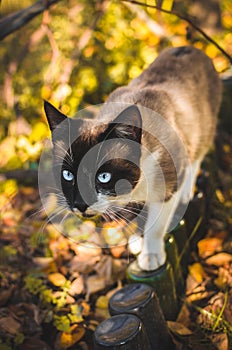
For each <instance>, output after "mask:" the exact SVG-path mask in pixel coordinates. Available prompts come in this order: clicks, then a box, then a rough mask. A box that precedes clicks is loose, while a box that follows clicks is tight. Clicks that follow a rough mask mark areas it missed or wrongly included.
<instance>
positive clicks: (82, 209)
mask: <svg viewBox="0 0 232 350" xmlns="http://www.w3.org/2000/svg"><path fill="white" fill-rule="evenodd" d="M88 207H89V206H88V204H86V203H85V202H77V201H75V202H74V208H77V209H78V210H80V212H81V213H84V212H85V211H86V210H87V208H88Z"/></svg>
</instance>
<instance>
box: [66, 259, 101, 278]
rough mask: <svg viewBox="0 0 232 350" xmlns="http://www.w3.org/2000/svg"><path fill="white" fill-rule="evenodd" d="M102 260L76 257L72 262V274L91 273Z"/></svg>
mask: <svg viewBox="0 0 232 350" xmlns="http://www.w3.org/2000/svg"><path fill="white" fill-rule="evenodd" d="M99 260H100V256H84V255H81V256H80V255H76V256H74V258H73V259H72V260H71V261H70V272H71V273H74V272H79V273H84V274H89V273H91V272H92V271H93V270H94V268H95V266H96V264H97V262H98V261H99Z"/></svg>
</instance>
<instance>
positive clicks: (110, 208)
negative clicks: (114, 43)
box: [45, 46, 221, 271]
mask: <svg viewBox="0 0 232 350" xmlns="http://www.w3.org/2000/svg"><path fill="white" fill-rule="evenodd" d="M220 102H221V81H220V78H219V76H218V74H217V72H216V71H215V69H214V67H213V64H212V62H211V60H210V59H209V58H208V57H207V56H206V55H205V54H204V53H203V52H202V51H200V50H198V49H196V48H194V47H191V46H184V47H178V48H168V49H166V50H164V51H163V52H162V53H161V54H160V55H159V56H158V58H157V59H156V60H155V61H154V62H153V63H152V64H151V65H150V66H149V67H148V68H147V69H146V70H144V71H143V73H142V74H141V75H140V76H138V77H137V78H135V79H133V80H132V81H131V82H130V83H129V84H128V85H127V86H124V87H120V88H118V89H116V90H115V91H113V92H112V93H111V94H110V96H109V98H108V100H107V101H106V102H105V103H104V104H103V106H102V108H101V109H100V112H99V114H98V115H97V116H96V118H94V119H82V118H79V119H71V118H68V117H67V116H65V115H64V114H62V113H61V112H59V111H58V110H57V109H56V108H55V107H53V106H52V105H51V104H50V103H48V102H46V101H45V112H46V116H47V120H48V123H49V126H50V129H51V132H52V141H53V160H54V174H55V177H56V182H57V184H59V185H60V187H61V190H62V193H63V204H64V205H65V206H67V207H68V208H69V209H70V211H73V212H76V213H77V214H78V215H80V216H83V217H91V216H94V215H96V214H100V215H101V216H102V217H103V218H104V219H105V220H107V219H108V220H116V221H117V220H119V219H124V218H125V220H131V219H132V218H133V217H134V216H136V215H137V214H138V213H139V211H140V209H141V207H143V205H146V208H147V217H146V223H145V226H144V238H143V246H142V250H141V252H140V254H139V256H138V264H139V267H140V268H141V269H142V270H145V271H151V270H155V269H157V268H159V267H160V266H162V265H163V264H164V263H165V261H166V254H165V249H164V236H165V234H166V232H167V231H168V229H169V227H170V224H171V222H172V220H173V217H174V214H175V212H176V210H177V208H178V207H179V206H180V205H182V204H183V203H184V204H186V205H187V203H188V202H189V200H190V199H191V197H192V196H193V193H194V184H195V181H196V177H197V174H198V171H199V168H200V164H201V162H202V160H203V158H204V156H205V154H206V153H207V151H208V150H209V148H210V146H211V145H212V142H213V139H214V135H215V130H216V124H217V114H218V112H219V107H220Z"/></svg>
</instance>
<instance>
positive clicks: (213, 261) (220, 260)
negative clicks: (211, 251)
mask: <svg viewBox="0 0 232 350" xmlns="http://www.w3.org/2000/svg"><path fill="white" fill-rule="evenodd" d="M231 261H232V255H231V254H229V253H218V254H215V255H213V256H211V257H210V258H207V259H206V260H205V262H206V264H208V265H215V266H223V265H227V264H229V263H230V262H231Z"/></svg>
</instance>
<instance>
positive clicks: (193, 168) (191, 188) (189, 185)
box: [181, 159, 201, 204]
mask: <svg viewBox="0 0 232 350" xmlns="http://www.w3.org/2000/svg"><path fill="white" fill-rule="evenodd" d="M200 167H201V159H199V160H195V161H194V162H193V163H192V165H189V166H188V167H187V169H186V175H185V180H184V185H183V189H182V195H181V202H182V203H184V204H187V203H188V202H189V201H190V200H191V199H193V197H194V192H195V184H196V181H197V176H198V174H199V171H200Z"/></svg>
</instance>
